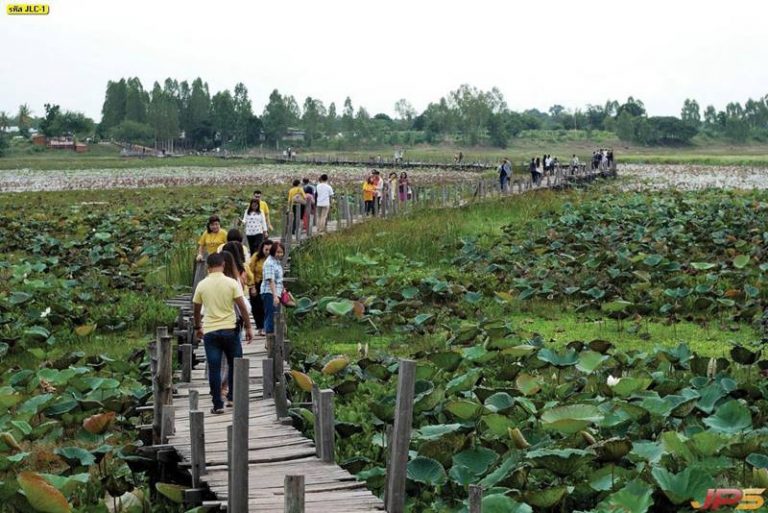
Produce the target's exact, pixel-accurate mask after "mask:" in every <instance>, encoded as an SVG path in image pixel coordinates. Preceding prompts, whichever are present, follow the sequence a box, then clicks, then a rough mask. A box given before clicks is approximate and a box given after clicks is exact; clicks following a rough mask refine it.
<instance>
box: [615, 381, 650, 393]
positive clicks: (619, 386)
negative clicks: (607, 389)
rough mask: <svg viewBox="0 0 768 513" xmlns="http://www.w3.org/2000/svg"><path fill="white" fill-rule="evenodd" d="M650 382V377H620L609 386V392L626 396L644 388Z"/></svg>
mask: <svg viewBox="0 0 768 513" xmlns="http://www.w3.org/2000/svg"><path fill="white" fill-rule="evenodd" d="M651 383H653V379H651V378H645V377H643V378H634V377H627V378H621V379H619V382H618V383H616V384H615V385H613V386H612V387H611V392H612V393H613V394H614V395H617V396H619V397H627V396H629V395H632V394H634V393H635V392H638V391H640V390H645V389H646V388H648V386H649V385H650V384H651Z"/></svg>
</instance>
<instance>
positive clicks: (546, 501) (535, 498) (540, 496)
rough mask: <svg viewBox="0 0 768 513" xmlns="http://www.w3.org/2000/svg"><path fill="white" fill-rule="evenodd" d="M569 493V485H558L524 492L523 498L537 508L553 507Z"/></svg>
mask: <svg viewBox="0 0 768 513" xmlns="http://www.w3.org/2000/svg"><path fill="white" fill-rule="evenodd" d="M567 494H568V487H567V486H558V487H555V488H546V489H543V490H529V491H527V492H525V493H524V494H523V498H524V499H525V502H527V503H528V504H531V505H533V506H535V507H537V508H551V507H552V506H554V505H555V504H557V503H559V502H560V501H562V500H563V499H564V498H565V496H566V495H567Z"/></svg>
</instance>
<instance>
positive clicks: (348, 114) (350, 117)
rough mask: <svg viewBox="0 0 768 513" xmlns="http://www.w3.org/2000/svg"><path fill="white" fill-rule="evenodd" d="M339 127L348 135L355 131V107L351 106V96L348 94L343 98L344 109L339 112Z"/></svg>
mask: <svg viewBox="0 0 768 513" xmlns="http://www.w3.org/2000/svg"><path fill="white" fill-rule="evenodd" d="M341 129H342V130H343V131H344V132H345V133H346V134H347V135H350V136H351V135H352V134H354V132H355V108H354V107H352V98H350V97H349V96H347V97H346V98H345V99H344V110H343V111H342V113H341Z"/></svg>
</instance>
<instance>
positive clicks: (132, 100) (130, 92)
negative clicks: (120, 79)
mask: <svg viewBox="0 0 768 513" xmlns="http://www.w3.org/2000/svg"><path fill="white" fill-rule="evenodd" d="M148 107H149V95H148V94H147V92H146V91H144V86H142V85H141V81H140V80H139V79H138V78H137V77H133V78H129V79H128V80H127V81H126V88H125V119H127V120H129V121H136V122H137V123H146V122H147V109H148Z"/></svg>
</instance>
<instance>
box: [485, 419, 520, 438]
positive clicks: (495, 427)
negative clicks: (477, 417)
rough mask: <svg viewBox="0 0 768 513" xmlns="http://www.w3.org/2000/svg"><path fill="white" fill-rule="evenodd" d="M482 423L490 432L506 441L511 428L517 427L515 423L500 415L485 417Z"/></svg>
mask: <svg viewBox="0 0 768 513" xmlns="http://www.w3.org/2000/svg"><path fill="white" fill-rule="evenodd" d="M481 421H482V422H483V424H484V425H485V426H486V427H487V428H488V431H490V432H491V433H493V434H494V435H495V436H497V437H500V438H504V439H506V438H507V437H508V436H509V434H508V433H509V428H513V427H515V421H513V420H512V419H510V418H509V417H505V416H504V415H499V414H498V413H491V414H490V415H483V416H482V417H481Z"/></svg>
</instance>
